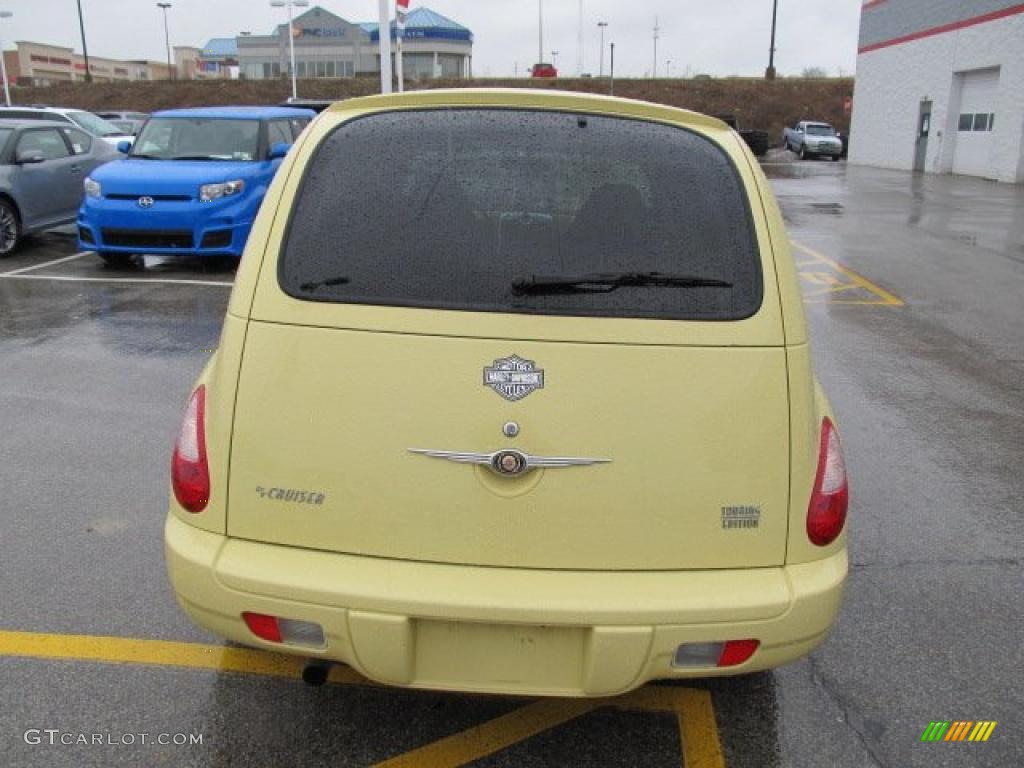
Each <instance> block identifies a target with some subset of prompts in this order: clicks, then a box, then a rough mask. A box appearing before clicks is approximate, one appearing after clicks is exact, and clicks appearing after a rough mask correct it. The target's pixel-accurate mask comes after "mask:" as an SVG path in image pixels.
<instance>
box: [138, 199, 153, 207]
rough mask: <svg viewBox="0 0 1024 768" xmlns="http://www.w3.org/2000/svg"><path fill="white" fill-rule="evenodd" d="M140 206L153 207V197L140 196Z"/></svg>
mask: <svg viewBox="0 0 1024 768" xmlns="http://www.w3.org/2000/svg"><path fill="white" fill-rule="evenodd" d="M139 207H140V208H152V207H153V198H152V197H140V198H139Z"/></svg>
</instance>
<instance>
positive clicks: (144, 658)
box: [0, 631, 370, 685]
mask: <svg viewBox="0 0 1024 768" xmlns="http://www.w3.org/2000/svg"><path fill="white" fill-rule="evenodd" d="M0 656H22V657H27V658H34V659H66V660H69V661H95V662H101V663H105V664H152V665H157V666H162V667H188V668H190V669H213V670H217V671H221V672H240V673H246V674H250V675H265V676H269V677H291V678H297V677H300V676H301V674H302V665H303V662H302V660H301V659H298V658H296V657H294V656H285V655H283V654H277V653H269V652H267V651H258V650H254V649H251V648H233V647H229V646H223V645H204V644H202V643H178V642H173V641H169V640H143V639H139V638H132V637H103V636H98V635H51V634H43V633H38V632H9V631H0ZM330 679H331V681H332V682H338V683H350V684H351V683H360V684H362V683H366V684H368V685H369V684H370V682H369V681H367V680H366V679H365V678H363V677H362V676H361V675H359V674H357V673H356V672H354V671H353V670H352V669H351V668H349V667H343V666H338V667H333V668H332V669H331V678H330Z"/></svg>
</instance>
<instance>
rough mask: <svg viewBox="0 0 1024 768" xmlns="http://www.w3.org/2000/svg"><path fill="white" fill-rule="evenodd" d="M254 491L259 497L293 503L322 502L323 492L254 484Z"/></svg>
mask: <svg viewBox="0 0 1024 768" xmlns="http://www.w3.org/2000/svg"><path fill="white" fill-rule="evenodd" d="M256 493H258V494H259V496H260V498H261V499H271V500H273V501H288V502H291V503H293V504H317V505H319V504H323V503H324V498H325V496H324V494H322V493H320V492H319V491H297V490H295V489H294V488H264V487H263V486H261V485H257V486H256Z"/></svg>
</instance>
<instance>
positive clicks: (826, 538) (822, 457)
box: [807, 419, 850, 547]
mask: <svg viewBox="0 0 1024 768" xmlns="http://www.w3.org/2000/svg"><path fill="white" fill-rule="evenodd" d="M849 502H850V489H849V486H848V485H847V482H846V464H845V462H844V461H843V449H842V448H841V447H840V445H839V435H838V433H837V432H836V428H835V426H834V425H833V424H832V422H831V421H829V420H828V419H824V420H823V421H822V422H821V443H820V446H819V448H818V474H817V475H816V476H815V478H814V490H813V491H812V492H811V503H810V504H809V505H808V506H807V538H809V539H810V540H811V542H812V543H814V544H817V545H818V546H819V547H824V546H826V545H828V544H831V543H832V542H833V541H835V540H836V537H837V536H839V534H840V533H842V532H843V525H844V524H845V523H846V507H847V505H848V504H849Z"/></svg>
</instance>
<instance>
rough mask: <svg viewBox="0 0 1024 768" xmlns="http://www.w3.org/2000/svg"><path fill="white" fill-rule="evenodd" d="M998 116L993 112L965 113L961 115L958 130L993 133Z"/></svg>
mask: <svg viewBox="0 0 1024 768" xmlns="http://www.w3.org/2000/svg"><path fill="white" fill-rule="evenodd" d="M995 124H996V116H995V114H994V113H992V112H977V113H965V114H962V115H960V121H959V123H958V124H957V130H959V131H962V132H967V131H976V132H982V131H991V130H993V129H994V128H995Z"/></svg>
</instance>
